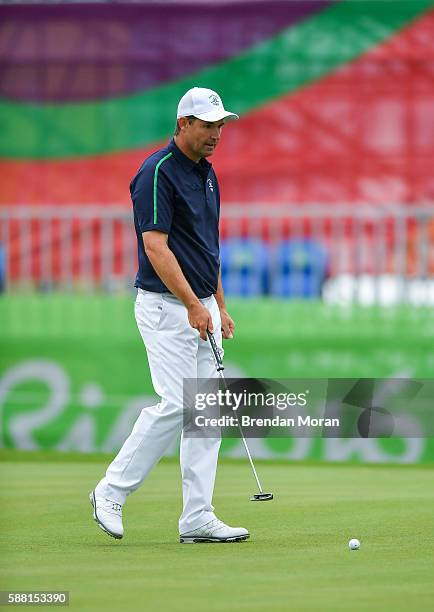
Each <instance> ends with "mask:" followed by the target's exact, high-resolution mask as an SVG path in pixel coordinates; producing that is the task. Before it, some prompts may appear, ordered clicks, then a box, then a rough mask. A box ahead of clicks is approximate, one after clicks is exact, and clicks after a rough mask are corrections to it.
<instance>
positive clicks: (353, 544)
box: [348, 538, 360, 550]
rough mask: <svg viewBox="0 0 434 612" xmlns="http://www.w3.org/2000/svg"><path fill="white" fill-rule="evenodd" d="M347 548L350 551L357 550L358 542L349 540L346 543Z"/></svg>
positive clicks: (354, 539)
mask: <svg viewBox="0 0 434 612" xmlns="http://www.w3.org/2000/svg"><path fill="white" fill-rule="evenodd" d="M348 546H349V548H350V550H359V548H360V542H359V540H357V539H356V538H353V539H352V540H350V541H349V542H348Z"/></svg>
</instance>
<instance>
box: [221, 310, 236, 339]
mask: <svg viewBox="0 0 434 612" xmlns="http://www.w3.org/2000/svg"><path fill="white" fill-rule="evenodd" d="M220 318H221V320H222V335H223V338H225V339H226V340H227V339H229V338H233V337H234V331H235V323H234V322H233V321H232V319H231V317H230V315H229V313H228V311H227V310H224V309H222V310H220Z"/></svg>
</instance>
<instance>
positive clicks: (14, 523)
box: [0, 451, 434, 612]
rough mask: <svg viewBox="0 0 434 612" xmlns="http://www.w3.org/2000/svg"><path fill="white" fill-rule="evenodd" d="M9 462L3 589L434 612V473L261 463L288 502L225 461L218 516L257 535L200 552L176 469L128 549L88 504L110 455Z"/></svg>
mask: <svg viewBox="0 0 434 612" xmlns="http://www.w3.org/2000/svg"><path fill="white" fill-rule="evenodd" d="M46 457H51V460H50V461H46V460H44V459H45V458H46ZM0 458H1V459H3V462H2V465H1V474H2V492H3V493H2V519H3V521H2V524H3V528H2V532H1V536H0V541H1V550H2V555H1V576H2V578H1V589H3V590H19V589H25V590H38V589H39V590H50V589H52V590H63V589H64V590H69V591H70V594H71V595H70V598H71V599H70V608H71V609H73V610H80V611H87V610H89V611H90V610H92V611H98V610H103V611H104V612H107V611H110V610H128V611H129V610H138V609H144V610H155V609H159V610H162V611H170V612H171V611H184V610H189V611H196V610H197V611H199V610H200V611H204V610H207V611H214V610H215V611H217V610H218V611H221V610H223V609H227V610H257V611H261V612H262V611H269V610H279V611H281V610H345V611H348V610H361V609H370V610H389V609H390V610H391V609H393V610H395V611H396V610H403V611H404V610H405V611H407V610H408V609H409V608H410V607H411V608H412V609H414V610H418V611H421V610H432V601H433V597H434V583H433V580H432V573H433V557H432V545H433V540H432V508H433V504H434V489H433V487H432V478H433V473H432V468H427V467H425V468H423V467H415V466H409V467H405V466H401V467H397V466H395V467H380V466H369V467H368V466H354V465H352V466H349V465H330V464H328V465H326V464H323V465H319V464H315V463H312V464H310V465H308V464H302V465H300V464H298V465H292V464H284V463H278V462H274V463H273V462H272V463H269V462H268V463H259V465H258V467H259V470H260V474H261V476H262V479H263V481H264V482H265V483H266V485H267V487H269V488H270V489H271V490H272V491H273V492H274V493H275V500H274V501H272V502H267V503H262V504H261V503H257V504H253V503H250V502H249V501H248V500H249V494H251V493H252V492H253V491H254V487H253V480H252V477H251V474H250V473H249V469H248V466H247V465H246V463H245V462H244V461H240V462H236V461H232V462H231V461H228V460H225V461H222V462H221V465H220V468H219V472H218V480H217V486H216V492H215V499H214V501H215V505H216V513H218V516H219V517H221V518H222V519H224V520H225V521H227V522H228V523H230V524H233V525H237V524H240V525H244V526H246V527H248V528H249V529H250V531H251V534H252V537H251V539H250V540H249V541H247V542H244V543H240V544H224V545H223V544H218V545H216V544H203V545H193V546H191V545H189V546H187V545H181V544H179V543H178V533H177V518H178V515H179V513H180V510H181V492H180V478H179V467H178V465H177V462H176V461H172V460H166V461H164V462H162V463H161V464H160V465H159V466H157V468H156V469H155V470H154V471H153V472H152V474H151V476H150V477H149V479H148V480H147V481H146V483H145V484H144V486H143V487H142V488H141V489H140V490H139V491H138V492H137V493H135V494H134V495H133V496H132V497H131V498H130V499H129V500H128V503H127V505H126V506H125V511H124V524H125V528H126V534H125V537H124V539H123V540H122V541H120V542H118V541H115V540H112V539H111V538H109V537H108V536H106V535H105V534H104V533H102V532H101V531H100V530H99V529H98V527H97V526H96V524H95V523H94V522H93V520H92V518H91V508H90V504H89V501H88V498H87V494H88V491H89V490H90V489H91V488H92V487H93V486H94V484H95V482H96V481H97V480H98V479H99V478H100V477H101V475H102V474H103V470H104V467H105V465H106V462H107V457H102V458H101V457H98V456H97V457H95V456H93V457H88V458H86V457H83V456H81V457H79V456H75V455H58V454H53V455H51V456H50V455H44V454H42V455H41V454H36V455H33V454H32V453H29V454H22V453H18V452H17V451H2V452H1V454H0ZM18 459H19V460H20V461H18ZM352 537H357V538H359V539H360V540H361V543H362V546H361V549H360V550H359V551H353V552H352V551H349V550H348V546H347V544H348V540H349V539H350V538H352Z"/></svg>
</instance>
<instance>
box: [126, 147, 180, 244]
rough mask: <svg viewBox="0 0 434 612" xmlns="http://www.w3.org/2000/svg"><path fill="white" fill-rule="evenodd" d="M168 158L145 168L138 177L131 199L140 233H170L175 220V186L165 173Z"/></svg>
mask: <svg viewBox="0 0 434 612" xmlns="http://www.w3.org/2000/svg"><path fill="white" fill-rule="evenodd" d="M166 159H167V158H163V159H161V160H160V161H159V162H157V163H156V164H150V165H149V166H145V167H144V168H143V169H142V171H141V172H140V174H139V175H138V177H137V179H136V181H135V184H134V188H133V191H132V193H131V198H132V200H133V206H134V212H135V214H136V217H137V221H138V224H139V227H140V231H141V232H142V233H143V232H147V231H151V230H158V231H161V232H164V233H166V234H168V233H169V230H170V227H171V225H172V219H173V198H174V194H173V185H172V183H171V181H170V180H169V178H168V176H167V174H166V172H165V171H164V167H162V166H163V164H164V162H165V161H166Z"/></svg>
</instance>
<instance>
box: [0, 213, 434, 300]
mask: <svg viewBox="0 0 434 612" xmlns="http://www.w3.org/2000/svg"><path fill="white" fill-rule="evenodd" d="M240 238H242V239H243V240H247V241H255V242H261V243H262V244H264V245H265V246H266V249H267V250H268V251H270V252H272V251H273V249H275V248H276V245H279V244H281V243H282V241H294V240H298V241H299V242H300V241H301V242H303V241H305V242H311V243H312V242H313V243H316V244H318V245H321V247H322V248H323V249H324V252H325V255H326V258H327V279H326V281H325V284H324V285H323V296H324V297H325V298H326V299H330V300H331V301H333V300H334V299H336V296H338V299H343V300H347V301H348V300H350V301H353V300H357V301H362V302H363V301H366V300H367V301H368V302H369V301H374V302H377V301H380V302H383V301H386V302H387V296H389V297H390V296H391V295H393V296H394V297H393V299H392V301H406V300H410V301H416V302H417V301H418V300H417V299H416V298H415V299H413V297H412V295H413V293H414V292H416V293H417V294H418V295H419V294H420V287H422V286H423V287H424V290H423V291H424V295H425V294H426V295H428V296H429V295H430V291H431V289H430V287H431V284H432V282H433V278H434V205H424V206H395V205H387V206H386V205H383V206H355V205H320V204H318V205H314V204H310V205H306V204H303V205H299V206H295V205H267V204H254V205H245V204H243V205H237V204H233V205H225V206H223V207H222V219H221V240H222V242H225V241H232V242H237V240H238V239H240ZM0 245H1V247H0V248H1V249H2V250H3V254H4V260H5V264H4V268H5V271H4V276H5V285H6V288H7V290H10V291H14V290H19V289H22V288H25V289H29V288H39V289H42V290H52V289H67V290H72V289H73V290H96V289H104V290H116V289H127V288H131V286H132V284H133V281H134V277H135V274H136V269H137V246H136V237H135V233H134V227H133V221H132V211H131V209H129V208H126V207H120V206H40V207H35V206H31V207H30V206H16V207H8V208H2V209H0ZM276 261H277V260H276V259H275V258H274V259H273V257H272V256H270V264H269V266H270V270H269V274H270V275H271V276H272V275H274V274H278V273H279V271H278V270H277V269H276V266H277V265H279V263H276ZM273 262H274V263H273ZM293 263H294V262H293ZM0 267H1V266H0ZM416 286H418V287H419V289H417V290H416V289H414V287H416ZM412 292H413V293H412ZM432 292H433V293H434V289H432ZM384 293H385V294H387V295H386V297H384V295H383V294H384ZM367 295H370V296H371V297H369V298H366V296H367ZM363 296H365V298H366V299H365V298H364V297H363ZM432 299H433V302H434V295H433V298H432ZM422 301H426V300H425V299H424V300H422ZM428 301H430V299H429V300H428Z"/></svg>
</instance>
